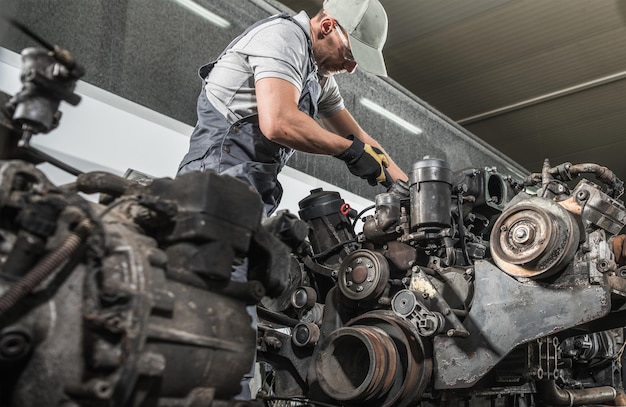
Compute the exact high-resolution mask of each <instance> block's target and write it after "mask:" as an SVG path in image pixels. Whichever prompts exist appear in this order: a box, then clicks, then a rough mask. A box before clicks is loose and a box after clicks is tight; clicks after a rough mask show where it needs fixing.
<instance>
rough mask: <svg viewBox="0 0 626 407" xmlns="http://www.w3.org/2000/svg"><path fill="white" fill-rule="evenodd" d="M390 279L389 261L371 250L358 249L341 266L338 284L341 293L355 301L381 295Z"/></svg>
mask: <svg viewBox="0 0 626 407" xmlns="http://www.w3.org/2000/svg"><path fill="white" fill-rule="evenodd" d="M388 280H389V263H388V262H387V259H385V257H384V256H383V255H382V254H380V253H376V252H373V251H370V250H365V249H361V250H356V251H354V252H352V253H350V255H349V256H348V257H346V258H345V259H344V261H343V262H342V263H341V267H340V268H339V274H338V281H337V283H338V285H339V290H340V291H341V293H342V294H343V295H344V296H345V297H347V298H349V299H351V300H355V301H363V300H368V299H373V298H377V297H378V296H380V295H381V294H382V293H383V291H384V289H385V286H386V284H387V282H388Z"/></svg>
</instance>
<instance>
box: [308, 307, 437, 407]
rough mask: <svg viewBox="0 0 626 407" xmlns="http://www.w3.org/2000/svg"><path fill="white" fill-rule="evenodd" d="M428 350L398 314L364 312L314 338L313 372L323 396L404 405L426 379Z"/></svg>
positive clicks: (383, 405)
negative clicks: (321, 336)
mask: <svg viewBox="0 0 626 407" xmlns="http://www.w3.org/2000/svg"><path fill="white" fill-rule="evenodd" d="M431 352H432V351H431V349H430V346H429V342H427V341H422V340H421V338H420V337H419V335H417V334H416V332H415V330H414V328H413V327H412V326H411V324H410V323H409V322H407V321H406V320H404V319H403V318H401V317H399V316H397V315H395V314H394V313H393V312H389V311H373V312H367V313H365V314H362V315H360V316H358V317H356V318H354V319H352V320H350V321H349V322H348V323H347V326H345V327H343V328H340V329H338V330H336V331H334V332H332V333H331V334H330V335H328V336H326V337H325V338H324V339H323V340H322V341H321V342H320V344H319V345H318V352H317V353H316V354H315V356H314V364H315V365H314V366H315V376H317V379H318V383H319V386H320V388H321V389H322V391H324V393H326V395H327V396H329V397H331V398H333V399H335V400H340V401H345V402H349V403H350V405H371V406H378V407H391V406H398V405H410V404H411V402H413V401H416V400H418V399H419V398H420V397H421V395H422V394H423V392H424V389H425V388H426V386H427V385H428V383H429V382H430V377H431V372H432V359H431Z"/></svg>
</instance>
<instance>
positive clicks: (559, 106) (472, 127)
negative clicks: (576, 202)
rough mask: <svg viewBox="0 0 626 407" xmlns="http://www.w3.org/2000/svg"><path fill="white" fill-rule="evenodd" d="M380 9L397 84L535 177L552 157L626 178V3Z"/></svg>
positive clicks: (508, 0) (420, 3) (471, 1)
mask: <svg viewBox="0 0 626 407" xmlns="http://www.w3.org/2000/svg"><path fill="white" fill-rule="evenodd" d="M282 2H283V3H284V4H285V5H287V6H288V7H289V8H291V9H293V10H295V11H299V10H307V11H308V12H309V14H310V15H312V14H313V13H315V12H316V11H317V10H319V8H320V7H321V4H322V1H321V0H283V1H282ZM381 2H382V3H383V5H384V6H385V8H386V10H387V13H388V16H389V37H388V40H387V44H386V46H385V50H384V54H385V59H386V61H387V69H388V72H389V76H390V78H391V79H393V80H394V81H396V82H397V83H399V84H400V85H402V86H403V87H405V88H407V89H408V90H409V91H411V92H412V93H414V94H415V95H417V96H418V97H419V98H421V99H422V100H423V101H425V102H426V103H428V104H430V105H431V106H433V107H434V108H436V109H437V110H439V111H441V112H442V113H444V114H445V115H447V116H448V117H450V118H451V119H452V120H454V121H456V122H458V123H459V124H460V125H462V126H463V127H465V128H466V129H467V130H469V131H470V132H471V133H473V134H475V135H476V136H478V137H479V138H481V139H483V140H485V141H486V142H487V143H489V144H491V145H492V146H494V147H495V148H496V149H498V150H499V151H501V152H502V153H504V154H505V155H507V156H508V157H510V158H511V159H513V160H515V161H517V162H518V163H519V164H521V165H522V166H524V167H526V168H527V169H528V170H529V171H531V172H539V171H540V170H541V166H542V163H543V161H544V159H545V158H548V159H549V160H550V163H551V164H552V165H553V166H554V165H557V164H560V163H562V162H566V161H569V162H572V163H575V164H576V163H586V162H594V163H597V164H601V165H604V166H607V167H609V168H610V169H611V170H613V171H614V172H616V173H617V175H618V176H619V177H620V178H621V179H622V180H624V179H626V161H625V160H624V159H623V155H624V151H626V137H624V134H625V133H626V1H623V0H603V1H592V0H550V1H545V0H523V1H519V0H518V1H512V0H465V1H453V0H381ZM376 136H379V135H376ZM379 137H380V136H379ZM420 153H421V154H428V152H427V151H424V152H420Z"/></svg>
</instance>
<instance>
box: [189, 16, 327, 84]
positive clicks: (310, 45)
mask: <svg viewBox="0 0 626 407" xmlns="http://www.w3.org/2000/svg"><path fill="white" fill-rule="evenodd" d="M278 18H284V19H285V20H289V21H291V22H293V23H294V24H295V25H296V26H298V27H299V28H300V29H301V30H302V32H304V37H305V38H306V40H307V47H308V48H309V62H310V64H311V69H314V67H315V59H314V58H313V43H312V42H311V38H310V34H309V33H307V32H306V31H305V30H304V27H302V26H301V25H300V23H298V22H297V21H296V20H295V19H294V18H293V17H291V16H290V15H288V14H287V13H280V14H275V15H273V16H270V17H268V18H265V19H263V20H259V21H257V22H256V23H254V24H252V25H251V26H250V27H248V28H246V30H245V31H244V32H242V33H241V34H239V35H238V36H237V37H236V38H235V39H233V40H232V41H231V42H230V44H228V46H227V47H226V48H224V50H223V51H222V52H221V53H220V55H219V56H218V57H217V58H216V59H215V61H214V62H212V63H209V64H206V65H203V66H202V67H200V69H199V70H198V75H199V76H200V79H202V80H204V79H205V78H206V77H207V76H208V75H209V72H211V69H213V65H214V64H215V62H217V60H219V59H220V58H221V57H222V56H223V55H224V54H225V53H226V52H227V51H228V50H229V49H231V48H232V47H233V46H234V45H235V44H236V43H237V42H238V41H239V40H240V39H241V38H243V37H244V36H245V35H246V34H248V33H249V32H250V31H252V30H254V29H255V28H256V27H258V26H260V25H262V24H265V23H269V22H270V21H274V20H276V19H278Z"/></svg>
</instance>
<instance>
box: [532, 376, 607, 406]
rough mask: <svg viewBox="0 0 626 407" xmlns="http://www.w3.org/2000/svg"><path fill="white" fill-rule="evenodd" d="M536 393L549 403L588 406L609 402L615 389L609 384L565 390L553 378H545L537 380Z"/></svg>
mask: <svg viewBox="0 0 626 407" xmlns="http://www.w3.org/2000/svg"><path fill="white" fill-rule="evenodd" d="M537 395H538V396H539V398H540V399H541V400H542V401H544V402H545V403H547V404H549V405H554V406H588V405H590V404H604V403H609V402H611V401H613V400H615V397H616V396H617V391H616V390H615V388H613V387H610V386H601V387H593V388H589V389H576V390H567V389H561V388H560V387H558V386H557V385H556V383H555V381H554V380H547V381H538V382H537Z"/></svg>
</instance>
